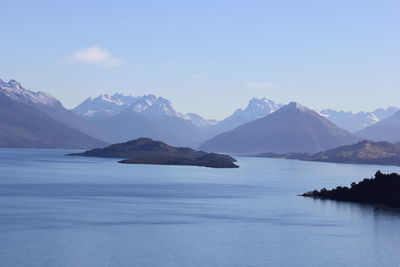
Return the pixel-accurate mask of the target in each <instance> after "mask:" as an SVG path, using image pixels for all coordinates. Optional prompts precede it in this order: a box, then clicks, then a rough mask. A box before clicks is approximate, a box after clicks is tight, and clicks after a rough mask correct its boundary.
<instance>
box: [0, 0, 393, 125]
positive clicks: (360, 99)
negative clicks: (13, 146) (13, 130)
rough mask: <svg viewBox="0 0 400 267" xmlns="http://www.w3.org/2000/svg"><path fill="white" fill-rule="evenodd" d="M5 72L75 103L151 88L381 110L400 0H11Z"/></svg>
mask: <svg viewBox="0 0 400 267" xmlns="http://www.w3.org/2000/svg"><path fill="white" fill-rule="evenodd" d="M0 6H1V9H2V16H1V17H2V18H1V20H2V22H1V24H0V36H1V38H0V47H1V49H0V58H1V60H0V78H2V79H3V80H8V79H11V78H14V79H16V80H18V81H20V82H22V83H23V85H24V86H25V87H26V88H28V89H32V90H35V91H36V90H42V91H47V92H50V93H51V94H53V95H54V96H56V97H57V98H59V99H60V100H61V101H62V102H63V103H64V104H65V105H66V106H67V107H69V108H70V107H73V106H75V105H77V104H78V103H80V102H81V101H82V100H83V99H85V98H87V97H89V96H96V95H99V94H101V93H113V92H117V91H118V92H123V93H126V94H132V95H143V94H149V93H153V94H156V95H160V96H164V97H166V98H168V99H170V100H171V101H172V102H173V103H174V104H175V106H176V108H177V109H178V110H179V111H181V112H187V111H192V112H197V113H199V114H201V115H203V116H206V117H209V118H218V119H219V118H223V117H224V116H226V115H228V114H230V113H231V112H233V111H234V109H236V108H238V107H244V106H245V105H246V104H247V102H248V100H249V99H250V98H252V97H253V96H255V97H267V98H270V99H272V100H274V101H276V102H280V103H287V102H290V101H298V102H300V103H302V104H304V105H307V106H309V107H311V108H315V109H320V108H328V107H329V108H335V109H344V110H352V111H358V110H372V109H374V108H376V107H381V106H389V105H397V106H399V105H398V100H399V98H400V34H399V33H400V1H398V0H396V1H385V0H382V1H376V0H374V1H368V0H364V1H356V0H354V1H353V0H346V1H340V0H338V1H295V0H293V1H286V0H280V1H278V0H277V1H252V0H247V1H235V0H231V1H218V0H215V1H205V0H204V1H63V2H62V3H61V1H17V0H13V1H3V0H0Z"/></svg>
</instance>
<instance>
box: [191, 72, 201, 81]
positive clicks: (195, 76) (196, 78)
mask: <svg viewBox="0 0 400 267" xmlns="http://www.w3.org/2000/svg"><path fill="white" fill-rule="evenodd" d="M190 78H191V79H192V80H200V79H201V78H202V76H201V75H200V74H196V73H194V74H192V75H190Z"/></svg>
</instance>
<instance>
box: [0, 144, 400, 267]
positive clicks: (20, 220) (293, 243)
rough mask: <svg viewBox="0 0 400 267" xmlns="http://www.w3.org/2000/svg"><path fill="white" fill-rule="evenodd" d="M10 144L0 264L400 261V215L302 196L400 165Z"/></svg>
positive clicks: (0, 218)
mask: <svg viewBox="0 0 400 267" xmlns="http://www.w3.org/2000/svg"><path fill="white" fill-rule="evenodd" d="M67 152H70V151H63V150H21V149H0V266H10V267H12V266H321V265H324V266H400V255H399V254H398V252H399V248H400V213H399V212H396V211H393V210H390V209H382V208H376V207H371V206H366V205H359V204H350V203H337V202H333V201H322V200H313V199H309V198H302V197H298V196H296V194H299V193H303V192H306V191H310V190H312V189H315V188H318V189H319V188H322V187H327V188H331V187H336V186H337V185H348V184H350V183H351V182H352V181H355V180H359V179H361V178H364V177H370V176H371V175H373V174H374V172H375V171H376V170H377V169H378V168H379V169H381V170H382V171H400V169H399V168H398V167H382V166H380V167H377V166H365V165H340V164H329V163H312V162H300V161H291V160H280V159H261V158H239V165H240V166H241V167H240V168H239V169H221V170H219V169H208V168H201V167H181V166H151V165H126V164H118V163H116V160H113V159H102V158H83V157H65V156H63V155H64V153H67Z"/></svg>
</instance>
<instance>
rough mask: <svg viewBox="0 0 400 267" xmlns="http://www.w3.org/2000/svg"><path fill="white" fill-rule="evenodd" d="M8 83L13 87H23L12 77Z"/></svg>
mask: <svg viewBox="0 0 400 267" xmlns="http://www.w3.org/2000/svg"><path fill="white" fill-rule="evenodd" d="M7 85H8V86H9V87H11V88H17V89H22V85H21V84H20V83H19V82H17V81H16V80H14V79H11V80H10V81H9V82H8V83H7Z"/></svg>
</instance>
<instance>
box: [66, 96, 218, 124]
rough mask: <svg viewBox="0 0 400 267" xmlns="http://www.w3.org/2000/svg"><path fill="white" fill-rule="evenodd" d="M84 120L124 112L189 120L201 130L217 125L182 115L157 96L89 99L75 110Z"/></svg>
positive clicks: (189, 115)
mask: <svg viewBox="0 0 400 267" xmlns="http://www.w3.org/2000/svg"><path fill="white" fill-rule="evenodd" d="M73 111H74V112H75V113H76V114H78V115H79V116H81V117H84V118H96V117H107V116H109V117H110V116H116V115H117V114H119V113H121V112H123V113H126V112H136V113H140V114H142V115H143V116H145V117H148V118H153V117H160V116H164V115H167V116H169V117H175V118H180V119H184V120H187V121H189V122H191V123H193V124H194V125H195V126H197V127H199V128H205V127H208V126H210V125H214V124H216V121H214V120H207V119H204V118H203V117H201V116H200V115H197V114H195V113H188V114H182V113H179V112H177V111H176V110H175V108H174V106H173V104H172V103H171V101H169V100H168V99H165V98H163V97H157V96H155V95H152V94H150V95H144V96H126V95H124V94H121V93H116V94H114V95H112V96H110V95H107V94H104V95H100V96H98V97H96V98H91V97H90V98H88V99H86V100H85V101H83V102H82V103H81V104H79V105H78V106H77V107H75V108H74V109H73Z"/></svg>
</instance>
